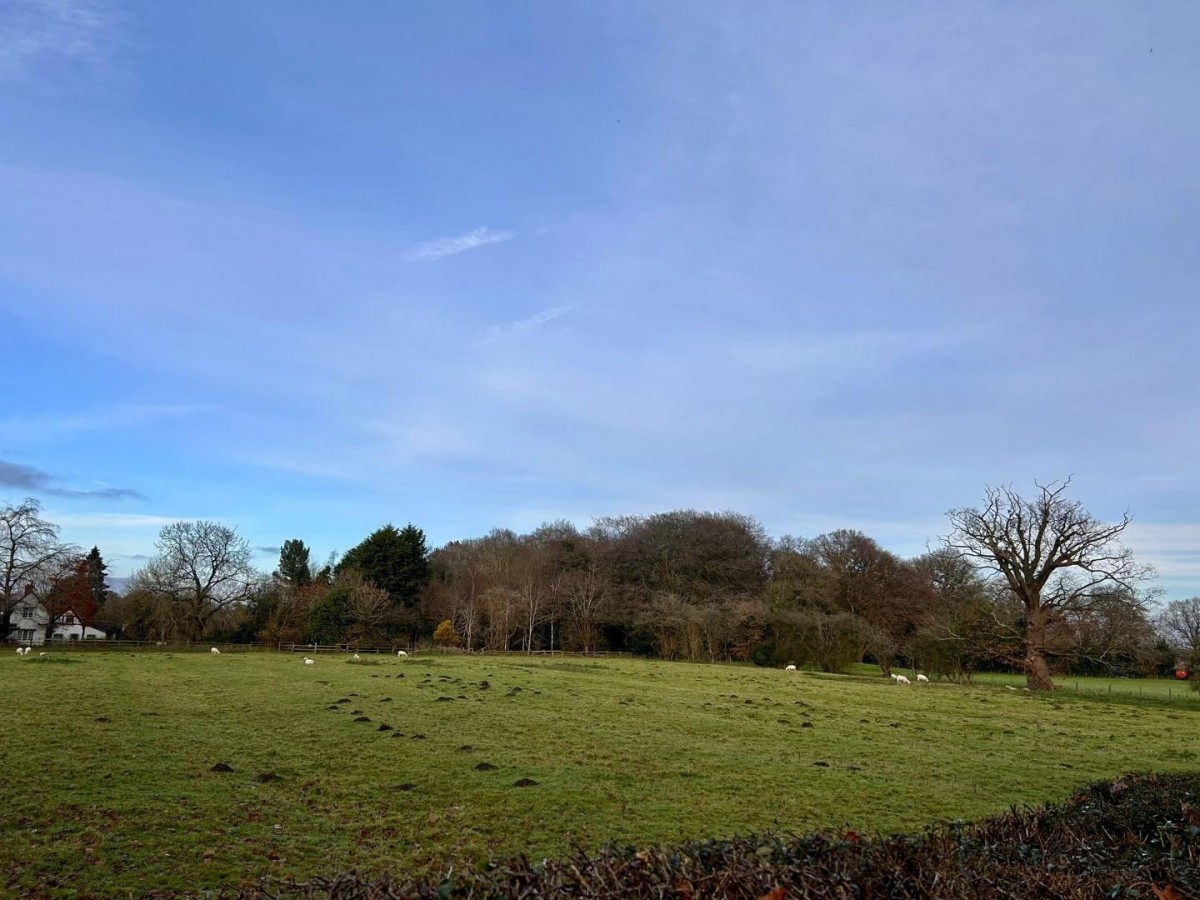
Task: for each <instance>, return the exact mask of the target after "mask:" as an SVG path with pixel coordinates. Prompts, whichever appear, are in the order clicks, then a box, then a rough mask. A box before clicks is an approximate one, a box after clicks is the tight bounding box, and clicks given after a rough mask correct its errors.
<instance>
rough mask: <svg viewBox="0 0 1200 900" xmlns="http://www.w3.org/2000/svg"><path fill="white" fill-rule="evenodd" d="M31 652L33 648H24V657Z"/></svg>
mask: <svg viewBox="0 0 1200 900" xmlns="http://www.w3.org/2000/svg"><path fill="white" fill-rule="evenodd" d="M32 652H33V648H32V647H26V648H25V655H26V656H28V655H29V654H30V653H32Z"/></svg>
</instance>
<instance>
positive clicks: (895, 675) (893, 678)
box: [888, 672, 900, 681]
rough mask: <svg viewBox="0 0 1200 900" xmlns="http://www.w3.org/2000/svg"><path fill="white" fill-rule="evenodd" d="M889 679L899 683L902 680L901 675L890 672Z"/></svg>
mask: <svg viewBox="0 0 1200 900" xmlns="http://www.w3.org/2000/svg"><path fill="white" fill-rule="evenodd" d="M888 678H890V679H892V681H899V680H900V676H899V675H897V674H896V673H895V672H889V673H888Z"/></svg>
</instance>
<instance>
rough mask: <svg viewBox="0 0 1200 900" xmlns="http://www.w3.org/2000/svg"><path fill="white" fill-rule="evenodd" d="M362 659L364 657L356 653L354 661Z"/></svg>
mask: <svg viewBox="0 0 1200 900" xmlns="http://www.w3.org/2000/svg"><path fill="white" fill-rule="evenodd" d="M360 659H362V657H361V656H359V655H358V654H357V653H355V654H354V661H355V662H357V661H358V660H360Z"/></svg>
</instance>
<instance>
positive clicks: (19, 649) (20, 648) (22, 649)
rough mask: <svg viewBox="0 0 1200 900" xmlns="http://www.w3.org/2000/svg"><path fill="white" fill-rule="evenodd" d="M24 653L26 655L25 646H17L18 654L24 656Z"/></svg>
mask: <svg viewBox="0 0 1200 900" xmlns="http://www.w3.org/2000/svg"><path fill="white" fill-rule="evenodd" d="M24 655H25V648H24V647H18V648H17V656H24Z"/></svg>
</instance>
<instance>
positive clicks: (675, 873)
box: [222, 774, 1200, 900]
mask: <svg viewBox="0 0 1200 900" xmlns="http://www.w3.org/2000/svg"><path fill="white" fill-rule="evenodd" d="M222 895H223V896H228V897H235V896H236V897H251V898H257V900H263V898H295V897H303V898H336V900H349V898H357V900H381V898H397V897H418V898H476V897H478V898H482V897H489V898H491V897H495V898H518V897H519V898H591V897H597V898H598V897H647V898H649V897H654V898H680V900H691V898H701V897H733V898H747V900H749V898H769V900H784V898H822V900H824V898H879V900H890V898H997V897H1000V898H1015V897H1052V898H1056V900H1065V898H1101V897H1104V898H1109V897H1142V898H1156V900H1187V898H1200V775H1198V774H1188V775H1128V776H1123V777H1121V778H1117V779H1115V780H1113V781H1103V782H1097V783H1095V784H1091V785H1089V786H1087V787H1086V788H1084V789H1083V790H1081V791H1080V792H1079V793H1077V794H1075V796H1073V797H1071V798H1070V799H1069V800H1067V801H1066V802H1064V803H1061V804H1048V805H1046V806H1044V807H1041V808H1038V809H1025V810H1017V809H1013V810H1012V811H1010V812H1008V813H1006V814H1004V815H1001V816H996V817H994V818H991V819H986V820H984V821H982V822H979V823H975V824H962V823H951V824H940V825H936V826H931V827H929V828H927V829H926V830H925V831H924V832H923V833H921V834H916V835H897V836H892V837H883V838H874V839H868V838H865V837H862V836H860V835H858V834H856V833H854V832H846V833H842V834H812V835H808V836H804V837H797V836H794V835H784V834H766V835H757V836H754V835H752V836H746V837H735V838H731V839H729V840H710V841H699V842H693V843H688V844H683V845H680V846H677V847H662V848H641V849H639V848H635V847H618V846H607V847H605V848H603V849H601V850H600V851H599V852H597V853H595V854H587V853H582V852H580V853H577V854H575V855H574V856H571V857H568V858H564V859H558V860H551V861H548V862H545V863H543V864H533V863H531V862H530V861H529V860H527V859H525V858H524V857H519V858H517V859H512V860H508V861H506V862H500V863H495V864H492V865H489V866H487V867H484V868H483V869H482V870H481V871H476V872H463V873H456V874H455V875H454V876H453V877H452V878H450V879H448V880H445V881H435V880H423V879H415V878H411V879H410V878H406V877H404V876H396V877H389V878H383V879H379V880H370V879H364V878H361V877H359V876H357V875H355V874H347V875H341V876H338V877H335V878H329V879H322V878H318V879H314V880H313V881H310V882H307V883H303V884H295V883H293V884H282V883H279V882H269V883H268V882H263V883H260V884H257V885H255V886H252V887H244V886H243V887H238V888H230V889H228V890H226V891H224V892H222Z"/></svg>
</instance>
